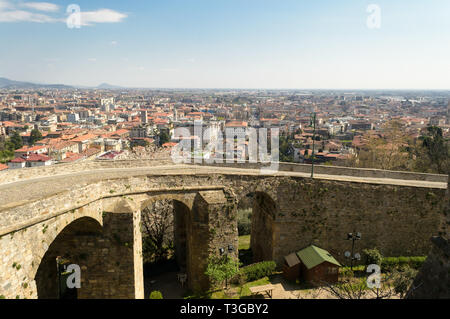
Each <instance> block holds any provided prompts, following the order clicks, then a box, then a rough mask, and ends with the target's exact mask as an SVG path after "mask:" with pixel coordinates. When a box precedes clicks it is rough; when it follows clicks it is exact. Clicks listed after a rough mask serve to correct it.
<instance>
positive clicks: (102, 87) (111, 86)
mask: <svg viewBox="0 0 450 319" xmlns="http://www.w3.org/2000/svg"><path fill="white" fill-rule="evenodd" d="M97 89H105V90H114V89H123V87H121V86H117V85H111V84H108V83H102V84H100V85H99V86H97Z"/></svg>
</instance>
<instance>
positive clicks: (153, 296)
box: [150, 290, 163, 299]
mask: <svg viewBox="0 0 450 319" xmlns="http://www.w3.org/2000/svg"><path fill="white" fill-rule="evenodd" d="M150 299H163V295H162V293H161V291H159V290H154V291H152V292H151V293H150Z"/></svg>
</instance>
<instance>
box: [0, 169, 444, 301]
mask: <svg viewBox="0 0 450 319" xmlns="http://www.w3.org/2000/svg"><path fill="white" fill-rule="evenodd" d="M125 164H126V165H125ZM91 165H93V164H91ZM96 165H97V164H96ZM115 165H116V166H114V165H111V164H105V166H103V167H102V166H101V165H97V166H95V167H84V168H83V169H79V170H77V168H76V167H72V168H69V169H68V170H67V171H64V169H67V167H65V168H64V169H61V170H60V171H59V172H57V174H55V171H51V172H50V173H49V170H48V169H47V170H46V169H42V170H41V171H39V169H36V170H31V169H30V171H29V172H30V174H29V175H28V176H27V174H23V175H22V179H21V180H17V179H16V177H14V178H15V180H14V179H13V180H11V179H10V178H11V176H12V175H11V176H9V175H3V177H4V178H3V180H2V175H0V296H4V297H6V298H16V297H17V298H38V297H39V298H41V297H42V298H56V297H57V291H58V288H57V286H56V285H57V281H56V270H55V268H56V262H55V260H56V257H57V256H60V257H63V258H67V259H68V260H70V262H71V263H75V264H78V265H80V267H81V288H80V289H78V297H79V298H143V297H144V295H143V294H144V289H143V269H142V240H141V227H140V226H141V225H140V223H141V211H142V210H143V209H144V208H145V207H147V206H148V205H149V204H150V203H151V202H153V201H156V200H160V199H171V200H174V209H175V217H176V227H179V229H180V232H179V233H182V234H183V236H181V237H182V238H181V239H180V238H178V240H177V239H176V242H177V244H178V245H183V247H184V253H183V259H185V265H186V269H187V273H188V284H189V286H190V287H191V288H192V289H193V290H204V289H207V288H208V287H209V282H208V278H207V277H206V276H205V275H204V271H205V268H206V263H207V259H208V257H209V256H211V255H214V254H217V253H218V249H219V248H220V247H226V246H227V245H229V244H231V245H233V246H234V247H238V233H237V217H236V207H237V203H238V202H239V201H240V200H241V199H242V198H243V197H244V196H249V195H250V196H252V197H253V198H254V201H253V221H252V236H251V240H252V243H251V245H252V250H253V252H254V256H255V258H256V259H257V260H275V261H277V262H278V263H280V262H281V261H282V258H283V256H284V255H286V254H288V253H290V252H292V251H295V250H298V249H300V248H302V247H304V246H305V245H308V244H310V243H315V244H316V245H319V246H321V247H323V248H325V249H327V250H329V251H331V252H332V253H333V254H334V255H335V256H337V258H338V259H341V260H342V258H343V252H344V251H345V250H347V249H348V242H347V241H345V236H346V233H347V232H351V231H353V230H354V229H356V230H358V231H359V232H361V233H362V234H363V240H361V241H360V242H359V243H358V245H359V249H361V250H362V249H364V248H373V247H377V248H378V249H380V250H381V251H382V253H383V254H384V255H389V256H398V255H425V254H427V252H428V250H429V248H430V241H429V238H430V237H431V236H432V235H436V234H439V233H442V232H445V231H446V227H447V225H446V222H445V217H444V216H445V213H446V209H447V206H446V200H447V196H448V193H447V192H448V187H447V176H443V175H426V174H423V175H418V174H411V175H407V174H406V175H405V174H404V173H402V174H403V175H402V174H400V175H398V174H397V173H395V172H392V173H391V174H389V173H388V172H385V171H378V172H375V173H374V172H372V173H370V174H372V175H371V176H370V177H367V176H361V175H367V174H368V173H367V172H365V173H364V174H362V173H361V172H357V171H355V172H353V173H352V171H351V170H348V169H347V170H346V171H345V174H346V175H342V174H339V172H338V171H337V170H333V169H332V168H330V169H329V171H328V172H329V173H330V174H326V173H327V171H326V168H322V170H320V168H318V172H319V173H318V175H316V177H315V178H314V179H311V178H310V177H309V174H306V173H304V172H302V171H301V169H302V168H299V167H300V166H298V167H297V166H289V167H288V168H286V167H281V169H282V170H281V171H279V172H276V173H271V174H261V173H260V171H259V170H258V169H256V168H255V167H252V168H251V169H244V168H238V167H228V168H227V167H206V166H192V165H159V166H148V164H146V163H140V164H139V165H136V166H133V164H130V163H116V164H115ZM288 170H289V171H288ZM299 170H300V171H299ZM349 172H350V173H349ZM10 173H11V172H8V174H10ZM40 173H42V175H40ZM33 174H34V175H33ZM377 174H381V175H380V176H378V175H377ZM39 176H40V177H39ZM399 177H400V178H399ZM234 254H235V256H237V252H236V250H235V251H234Z"/></svg>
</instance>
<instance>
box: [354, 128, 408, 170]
mask: <svg viewBox="0 0 450 319" xmlns="http://www.w3.org/2000/svg"><path fill="white" fill-rule="evenodd" d="M365 140H366V146H365V148H364V149H363V150H361V151H360V152H359V154H358V156H357V157H355V158H353V165H352V166H357V167H364V168H378V169H385V170H401V169H410V166H411V163H410V158H409V157H408V155H409V154H408V152H407V146H408V143H409V141H410V138H409V136H408V135H407V134H406V132H405V131H404V130H403V127H402V124H401V123H400V122H398V121H390V122H387V123H386V124H385V125H384V126H383V130H382V133H380V134H377V135H369V136H365Z"/></svg>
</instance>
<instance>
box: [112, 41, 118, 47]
mask: <svg viewBox="0 0 450 319" xmlns="http://www.w3.org/2000/svg"><path fill="white" fill-rule="evenodd" d="M117 44H119V42H117V41H111V45H112V46H113V47H114V46H116V45H117Z"/></svg>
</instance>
